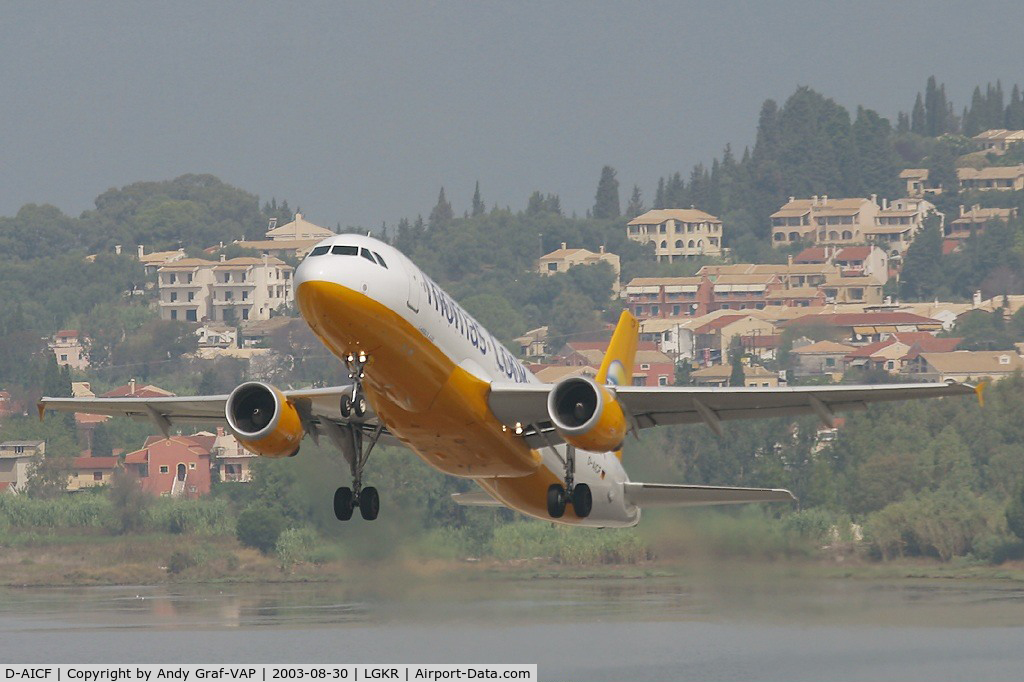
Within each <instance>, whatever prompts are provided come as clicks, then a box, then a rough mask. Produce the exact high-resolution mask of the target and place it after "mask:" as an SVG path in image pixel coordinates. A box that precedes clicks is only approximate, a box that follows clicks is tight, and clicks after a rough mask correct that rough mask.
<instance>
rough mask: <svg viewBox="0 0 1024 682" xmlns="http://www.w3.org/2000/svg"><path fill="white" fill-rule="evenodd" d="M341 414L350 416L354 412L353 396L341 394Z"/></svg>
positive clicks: (346, 416)
mask: <svg viewBox="0 0 1024 682" xmlns="http://www.w3.org/2000/svg"><path fill="white" fill-rule="evenodd" d="M340 407H341V416H342V417H345V418H348V416H349V415H350V414H352V398H351V397H350V396H348V395H343V396H341V406H340Z"/></svg>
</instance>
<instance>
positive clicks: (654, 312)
mask: <svg viewBox="0 0 1024 682" xmlns="http://www.w3.org/2000/svg"><path fill="white" fill-rule="evenodd" d="M660 313H661V308H660V306H656V305H652V306H651V315H658V314H660Z"/></svg>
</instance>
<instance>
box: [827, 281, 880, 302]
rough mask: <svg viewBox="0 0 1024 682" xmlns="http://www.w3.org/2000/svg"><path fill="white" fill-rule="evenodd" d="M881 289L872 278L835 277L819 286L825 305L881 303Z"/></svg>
mask: <svg viewBox="0 0 1024 682" xmlns="http://www.w3.org/2000/svg"><path fill="white" fill-rule="evenodd" d="M882 287H883V285H882V284H880V283H879V282H878V280H877V279H875V278H874V277H868V276H864V277H835V278H830V279H828V280H827V281H826V282H825V283H824V284H822V285H821V290H822V292H823V293H824V294H825V303H826V304H829V303H863V304H865V305H870V304H874V303H881V302H882Z"/></svg>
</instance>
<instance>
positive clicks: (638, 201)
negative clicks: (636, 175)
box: [626, 185, 644, 220]
mask: <svg viewBox="0 0 1024 682" xmlns="http://www.w3.org/2000/svg"><path fill="white" fill-rule="evenodd" d="M642 213H644V202H643V197H642V196H641V194H640V187H639V186H638V185H633V194H632V195H630V197H629V205H628V206H626V220H632V219H633V218H636V217H637V216H638V215H640V214H642Z"/></svg>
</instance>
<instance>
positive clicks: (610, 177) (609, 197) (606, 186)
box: [591, 166, 621, 220]
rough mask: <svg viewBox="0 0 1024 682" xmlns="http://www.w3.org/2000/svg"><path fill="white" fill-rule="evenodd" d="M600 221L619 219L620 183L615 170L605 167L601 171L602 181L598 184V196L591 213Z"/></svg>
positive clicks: (595, 197) (595, 198)
mask: <svg viewBox="0 0 1024 682" xmlns="http://www.w3.org/2000/svg"><path fill="white" fill-rule="evenodd" d="M591 213H592V215H593V216H594V218H596V219H598V220H608V219H612V218H618V217H619V215H621V212H620V211H619V181H618V180H616V179H615V169H614V168H612V167H611V166H605V167H604V168H602V169H601V179H600V180H599V181H598V183H597V194H596V195H595V196H594V210H593V211H592V212H591Z"/></svg>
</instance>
